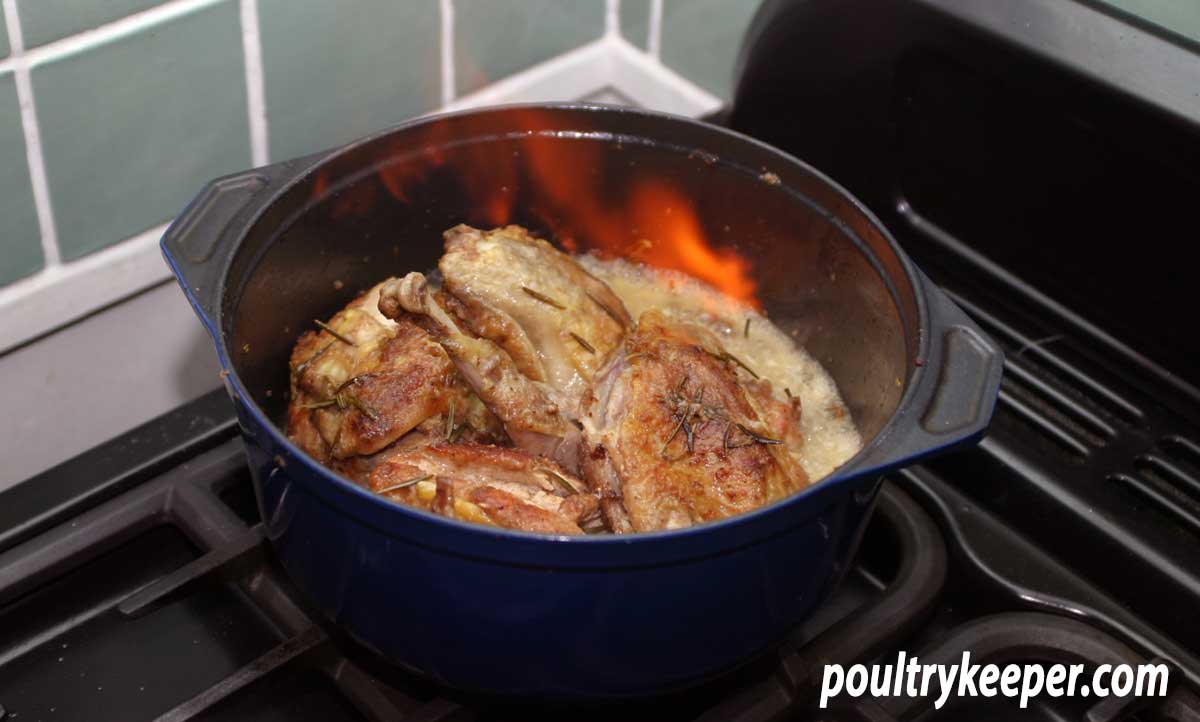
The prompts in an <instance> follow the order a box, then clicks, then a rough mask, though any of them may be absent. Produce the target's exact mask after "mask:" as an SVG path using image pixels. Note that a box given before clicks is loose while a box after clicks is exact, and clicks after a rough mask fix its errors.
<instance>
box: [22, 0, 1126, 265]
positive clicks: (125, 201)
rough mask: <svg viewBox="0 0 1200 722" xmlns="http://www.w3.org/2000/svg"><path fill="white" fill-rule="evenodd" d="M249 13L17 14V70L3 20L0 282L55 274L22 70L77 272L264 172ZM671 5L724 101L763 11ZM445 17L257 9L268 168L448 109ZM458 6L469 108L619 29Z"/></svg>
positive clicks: (235, 6)
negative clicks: (245, 172)
mask: <svg viewBox="0 0 1200 722" xmlns="http://www.w3.org/2000/svg"><path fill="white" fill-rule="evenodd" d="M1130 1H1133V0H1130ZM243 2H244V0H199V1H198V2H188V1H185V0H15V1H14V2H13V4H12V7H15V9H16V11H17V12H16V17H17V19H18V21H19V25H20V30H21V36H22V40H23V43H24V47H25V49H26V52H29V53H30V55H29V57H28V58H26V59H25V60H24V61H20V60H18V61H16V62H14V61H13V60H11V59H6V58H7V57H8V56H9V55H10V47H9V46H10V43H9V39H8V28H6V24H5V18H4V16H3V15H0V286H3V285H5V284H8V283H11V282H13V281H15V280H18V279H20V278H23V277H25V276H28V275H29V274H31V273H35V272H36V271H37V270H38V269H40V268H42V267H43V265H44V263H45V260H44V259H43V256H42V247H43V246H42V239H41V229H40V228H39V224H38V216H37V213H36V211H35V207H34V197H35V193H34V190H33V186H32V183H31V181H30V172H29V157H28V153H27V151H26V148H25V140H24V139H25V131H24V130H23V127H22V117H21V112H20V106H19V103H18V102H17V95H16V90H15V82H14V76H13V73H14V72H22V73H24V72H28V73H29V82H30V87H31V88H32V103H33V109H34V110H35V111H36V115H37V123H38V128H37V132H38V135H39V137H40V139H41V153H40V159H41V163H42V165H43V167H44V168H45V185H44V186H41V185H40V182H39V187H38V190H37V195H38V196H39V197H40V196H41V195H42V194H44V195H45V196H46V197H47V198H48V201H49V217H50V218H51V219H52V220H53V224H54V228H55V229H56V231H57V241H58V251H59V256H60V257H61V258H62V260H63V261H64V262H70V261H72V260H75V259H78V258H81V257H83V256H85V255H87V254H89V253H92V252H94V251H97V250H99V249H102V248H106V247H109V246H111V245H113V244H115V243H119V242H121V241H123V240H125V239H128V238H130V237H132V236H135V235H137V234H138V233H141V232H143V231H145V230H146V229H148V228H152V227H154V226H156V225H158V224H161V223H163V222H165V221H167V220H169V219H170V218H171V217H172V216H173V215H174V214H176V213H177V212H179V210H180V209H181V208H182V207H183V206H184V205H185V204H186V203H187V201H188V199H189V198H190V197H191V196H192V195H193V194H195V193H196V192H197V191H199V189H200V188H201V187H202V186H203V184H204V183H205V182H206V181H207V180H209V179H211V178H212V177H214V176H217V175H221V174H224V173H228V172H232V171H236V170H239V169H242V168H246V167H249V166H250V165H252V149H251V147H252V144H253V143H254V142H256V141H253V140H252V138H251V122H250V114H251V107H254V108H257V105H256V104H253V105H252V103H251V102H250V100H248V98H247V91H248V89H247V87H246V75H247V66H246V60H247V59H246V57H245V52H244V50H243V48H244V47H245V46H244V39H243V33H244V31H246V28H244V27H243V20H244V18H243V15H242V13H241V10H242V9H243V8H242V5H243ZM662 2H663V24H662V36H661V49H662V58H661V59H662V61H663V62H664V63H666V64H667V65H668V66H670V67H671V68H673V69H675V70H676V71H677V72H679V73H680V74H682V75H684V76H685V77H688V78H690V79H692V80H693V81H694V82H697V83H699V84H701V85H703V86H704V87H706V88H708V89H710V90H712V91H713V92H714V93H717V94H719V95H727V93H728V86H729V75H730V74H731V70H732V58H733V55H734V54H735V53H736V49H737V45H738V42H739V41H740V36H741V33H742V31H743V28H744V27H745V24H746V22H747V21H748V20H749V17H750V16H751V15H752V13H753V10H754V8H755V7H756V6H757V0H746V1H745V2H743V1H742V0H662ZM445 5H446V2H445V0H346V1H345V2H342V1H341V0H338V1H336V2H335V1H333V0H255V5H254V6H253V7H256V8H257V18H258V30H259V32H258V37H257V42H258V48H259V49H260V50H261V71H262V88H263V94H262V96H261V98H262V105H263V106H264V108H263V110H262V112H263V114H264V116H265V118H264V121H265V122H264V123H263V124H262V126H263V127H265V128H266V140H267V143H266V145H265V148H264V151H265V154H266V155H267V157H268V159H269V160H270V161H278V160H283V159H285V158H289V157H293V156H297V155H302V154H306V153H310V152H313V151H317V150H320V149H322V148H327V147H330V146H333V145H337V144H339V143H343V142H346V141H349V140H351V139H353V138H356V137H360V136H362V135H364V134H366V133H370V132H372V131H374V130H377V129H380V128H383V127H386V126H388V125H391V124H394V123H397V122H400V121H403V120H405V119H407V118H410V117H412V116H414V115H418V114H421V113H424V112H428V111H431V110H434V109H436V108H437V107H438V106H439V105H440V103H441V100H442V92H443V88H442V82H443V80H442V68H441V60H442V47H441V38H442V27H443V22H444V20H445V18H443V17H442V8H443V7H444V6H445ZM449 5H451V6H452V7H453V13H454V32H455V34H454V55H453V60H454V67H455V73H454V82H453V86H454V87H452V88H449V90H450V91H451V92H452V94H455V95H462V94H466V93H470V92H473V91H475V90H478V89H480V88H482V87H483V86H484V85H486V84H487V83H489V82H492V81H494V80H498V79H500V78H503V77H505V76H508V75H510V74H512V73H514V72H518V71H520V70H523V69H525V68H528V67H530V66H532V65H535V64H537V63H539V62H542V61H544V60H547V59H550V58H552V57H554V56H556V55H559V54H561V53H564V52H567V51H569V50H571V49H572V48H575V47H578V46H579V45H582V44H585V43H588V42H591V41H593V40H595V39H597V38H599V37H601V36H602V35H603V33H604V25H605V8H606V0H449ZM653 6H654V0H621V4H620V10H621V17H620V29H621V32H622V34H623V35H625V36H626V37H627V38H628V39H629V40H630V42H632V43H633V44H634V45H636V46H637V47H639V48H642V49H646V48H647V47H648V35H649V25H650V14H651V8H652V7H653ZM126 18H130V19H131V21H130V22H120V21H122V20H123V19H126ZM113 23H120V24H116V25H114V24H113ZM97 28H99V30H98V31H96V29H97ZM251 37H252V38H253V35H252V34H251ZM251 42H253V40H252V41H251ZM25 68H27V70H25ZM255 112H257V110H256V111H255ZM256 127H257V126H256ZM256 138H259V139H261V138H262V136H256ZM35 155H36V153H35Z"/></svg>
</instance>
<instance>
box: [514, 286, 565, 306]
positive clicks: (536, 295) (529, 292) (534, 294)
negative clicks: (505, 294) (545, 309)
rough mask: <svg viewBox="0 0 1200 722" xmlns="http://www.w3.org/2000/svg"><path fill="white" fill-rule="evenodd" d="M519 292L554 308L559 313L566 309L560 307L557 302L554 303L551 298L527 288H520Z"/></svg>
mask: <svg viewBox="0 0 1200 722" xmlns="http://www.w3.org/2000/svg"><path fill="white" fill-rule="evenodd" d="M521 290H522V291H524V292H525V293H526V294H527V295H529V296H531V297H532V298H535V299H537V300H539V301H541V302H542V303H544V304H546V305H548V306H554V307H555V308H557V309H558V310H560V311H565V310H566V308H567V307H566V306H564V305H562V304H561V303H559V302H558V301H555V300H554V299H553V298H550V297H549V296H547V295H545V294H541V293H538V292H537V291H535V290H533V289H532V288H530V287H529V286H521Z"/></svg>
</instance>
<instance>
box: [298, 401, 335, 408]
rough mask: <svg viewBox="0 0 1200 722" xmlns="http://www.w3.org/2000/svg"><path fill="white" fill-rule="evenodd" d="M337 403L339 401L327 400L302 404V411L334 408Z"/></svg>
mask: <svg viewBox="0 0 1200 722" xmlns="http://www.w3.org/2000/svg"><path fill="white" fill-rule="evenodd" d="M336 403H337V399H325V400H324V401H313V402H311V403H307V404H300V407H299V408H302V409H323V408H325V407H326V406H333V405H334V404H336Z"/></svg>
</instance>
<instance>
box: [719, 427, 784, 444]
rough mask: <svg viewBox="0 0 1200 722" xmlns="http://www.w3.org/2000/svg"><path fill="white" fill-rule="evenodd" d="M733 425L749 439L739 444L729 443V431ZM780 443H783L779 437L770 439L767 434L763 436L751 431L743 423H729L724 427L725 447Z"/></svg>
mask: <svg viewBox="0 0 1200 722" xmlns="http://www.w3.org/2000/svg"><path fill="white" fill-rule="evenodd" d="M733 426H736V427H738V430H739V431H741V432H742V433H743V434H745V435H746V437H747V438H748V439H750V440H749V441H747V442H745V443H741V444H731V443H729V432H730V431H731V430H732V427H733ZM782 443H783V441H781V440H780V439H772V438H771V437H769V436H763V435H762V434H759V433H755V432H754V431H751V430H750V429H749V428H747V427H746V425H745V424H729V425H727V426H726V427H725V439H724V444H725V448H726V449H740V448H742V447H743V446H751V445H753V444H766V445H768V446H775V445H778V444H782Z"/></svg>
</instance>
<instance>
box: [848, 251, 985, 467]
mask: <svg viewBox="0 0 1200 722" xmlns="http://www.w3.org/2000/svg"><path fill="white" fill-rule="evenodd" d="M917 275H918V277H919V282H920V284H921V285H922V286H923V287H924V289H925V298H926V299H927V308H928V311H929V334H930V335H929V343H928V357H927V358H925V359H922V360H921V374H920V378H918V379H916V380H914V383H916V384H917V388H916V389H915V392H914V394H913V397H912V399H911V402H910V403H908V404H906V407H905V409H904V411H902V412H901V416H899V417H898V418H896V419H895V422H894V423H893V424H892V430H891V431H890V432H889V433H888V434H887V436H886V437H883V438H880V439H877V440H876V442H873V443H872V444H871V447H872V448H871V449H869V450H868V452H867V454H866V455H865V456H866V458H865V459H864V460H863V463H862V465H860V466H859V468H860V469H867V468H872V469H878V470H881V471H882V470H886V469H889V468H894V467H896V466H900V465H907V464H909V463H912V462H913V461H916V460H917V459H920V458H923V457H926V456H929V455H932V454H940V453H943V452H946V451H951V450H953V449H956V448H959V447H962V446H966V445H969V444H972V443H975V442H977V441H978V440H979V439H980V438H981V437H982V436H983V433H984V431H986V430H987V427H988V424H989V423H990V422H991V419H992V412H993V411H994V410H995V406H996V398H997V396H998V395H999V393H1000V379H1001V376H1002V374H1003V369H1004V352H1003V351H1002V350H1001V349H1000V346H999V344H997V343H996V342H995V341H993V340H992V339H991V338H989V337H988V335H987V334H985V333H984V332H983V331H982V330H980V328H979V326H977V325H976V324H975V322H974V321H972V320H971V319H970V317H968V316H967V314H966V313H964V312H963V310H962V309H960V308H959V307H958V306H957V305H956V304H955V303H954V302H953V301H951V300H950V298H949V297H948V296H947V295H946V294H945V293H944V292H943V291H942V290H941V289H940V288H938V287H937V285H935V284H934V283H933V282H932V281H930V280H929V278H928V277H926V276H925V275H924V274H923V273H921V272H920V271H917Z"/></svg>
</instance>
